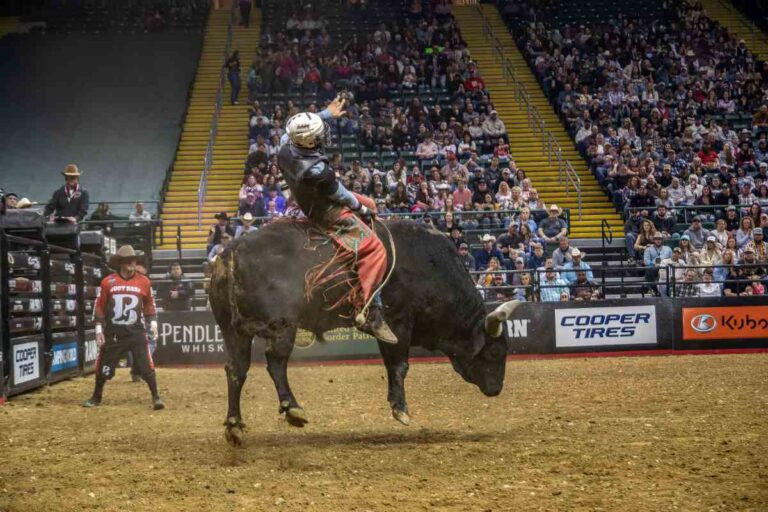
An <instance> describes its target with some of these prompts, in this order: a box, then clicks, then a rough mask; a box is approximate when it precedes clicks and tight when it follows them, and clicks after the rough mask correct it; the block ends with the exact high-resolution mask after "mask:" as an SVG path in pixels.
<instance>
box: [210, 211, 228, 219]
mask: <svg viewBox="0 0 768 512" xmlns="http://www.w3.org/2000/svg"><path fill="white" fill-rule="evenodd" d="M213 218H214V219H225V220H229V215H227V212H219V213H217V214H216V215H214V216H213Z"/></svg>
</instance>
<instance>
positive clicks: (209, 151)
mask: <svg viewBox="0 0 768 512" xmlns="http://www.w3.org/2000/svg"><path fill="white" fill-rule="evenodd" d="M236 6H237V2H232V7H231V8H230V11H229V23H228V25H227V43H226V44H225V45H224V62H222V66H221V71H220V72H219V88H218V89H217V91H216V105H215V107H214V110H213V115H212V116H211V127H210V129H209V130H208V144H207V146H206V147H205V156H204V157H203V170H202V172H201V173H200V181H199V182H198V185H197V228H198V229H202V227H203V207H204V206H205V196H206V194H207V192H208V174H209V173H210V171H211V166H212V165H213V145H214V144H215V143H216V135H217V134H218V130H219V115H220V114H221V105H222V99H223V96H224V84H225V83H226V80H227V73H226V67H225V66H224V63H225V62H226V61H227V59H228V58H229V54H230V51H231V49H232V23H233V20H234V18H235V7H236Z"/></svg>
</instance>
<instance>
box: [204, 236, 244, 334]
mask: <svg viewBox="0 0 768 512" xmlns="http://www.w3.org/2000/svg"><path fill="white" fill-rule="evenodd" d="M234 256H235V255H234V254H233V253H232V252H231V251H228V250H227V251H224V253H222V254H221V255H219V256H218V257H217V258H216V259H215V260H214V261H213V262H212V263H211V283H210V293H211V306H212V308H213V311H214V314H215V316H216V320H217V322H218V323H219V326H220V327H221V328H222V329H223V330H224V329H227V327H229V326H231V327H232V328H233V329H234V328H235V326H236V325H237V323H238V321H239V319H240V312H239V310H238V307H237V301H236V300H235V257H234ZM225 304H227V305H228V307H224V305H225Z"/></svg>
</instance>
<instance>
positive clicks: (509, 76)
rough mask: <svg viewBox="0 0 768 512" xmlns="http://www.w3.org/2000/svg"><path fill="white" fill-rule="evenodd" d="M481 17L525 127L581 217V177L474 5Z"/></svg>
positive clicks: (477, 7) (484, 32)
mask: <svg viewBox="0 0 768 512" xmlns="http://www.w3.org/2000/svg"><path fill="white" fill-rule="evenodd" d="M475 10H476V11H477V13H478V15H479V17H480V19H481V20H482V23H483V34H484V35H485V37H486V39H490V40H491V45H492V47H493V51H494V53H495V56H496V59H497V60H498V61H499V62H501V68H502V71H503V74H504V77H505V79H506V81H507V83H508V84H510V85H511V87H512V91H513V94H514V98H515V101H516V102H517V103H518V104H519V105H522V106H523V107H524V108H525V111H526V113H527V117H528V127H529V128H530V129H531V131H533V132H534V133H537V134H539V135H540V136H541V150H542V153H544V154H545V155H546V157H547V161H548V164H549V166H550V167H552V165H553V159H554V160H556V163H557V172H558V179H559V183H560V186H563V185H564V186H565V191H566V195H568V196H570V193H571V189H573V191H574V192H575V193H576V196H577V201H578V217H579V220H581V213H582V201H581V200H582V197H581V178H580V177H579V175H578V173H577V172H576V169H575V168H574V167H573V165H572V164H571V162H570V160H564V159H563V150H562V148H561V147H560V143H559V142H557V139H556V138H555V136H554V135H553V134H552V132H551V131H549V130H548V129H547V125H546V122H545V121H544V117H543V116H542V115H541V113H540V112H539V109H538V108H536V105H534V104H533V101H531V96H530V94H528V90H527V89H526V87H525V84H524V83H523V82H522V80H520V79H519V78H518V77H517V74H516V72H515V67H514V66H513V65H512V63H511V62H510V61H509V59H508V58H507V56H506V55H505V52H504V45H503V44H502V43H501V41H500V40H499V38H498V37H496V34H495V33H494V31H493V28H492V27H491V23H490V20H488V17H487V16H486V15H485V13H484V12H483V10H482V9H481V8H480V5H479V4H477V5H475Z"/></svg>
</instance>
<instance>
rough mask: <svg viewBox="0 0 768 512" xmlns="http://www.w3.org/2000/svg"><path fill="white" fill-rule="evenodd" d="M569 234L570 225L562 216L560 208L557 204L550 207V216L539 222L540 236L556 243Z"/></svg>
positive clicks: (546, 240)
mask: <svg viewBox="0 0 768 512" xmlns="http://www.w3.org/2000/svg"><path fill="white" fill-rule="evenodd" d="M566 234H568V225H567V224H566V223H565V221H564V220H563V219H561V218H560V208H558V207H557V205H556V204H553V205H552V206H550V207H549V216H548V217H547V218H546V219H544V220H542V221H541V222H539V238H541V239H542V240H543V241H545V242H547V243H555V242H557V241H558V240H559V239H560V238H562V237H564V236H565V235H566Z"/></svg>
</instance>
